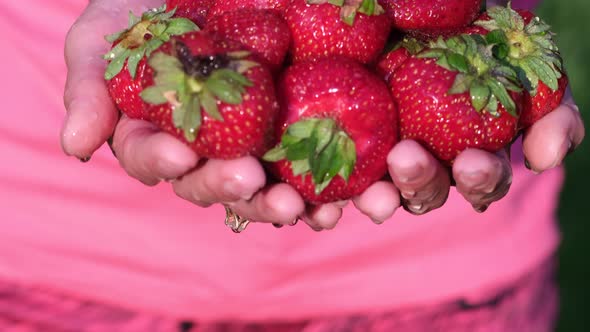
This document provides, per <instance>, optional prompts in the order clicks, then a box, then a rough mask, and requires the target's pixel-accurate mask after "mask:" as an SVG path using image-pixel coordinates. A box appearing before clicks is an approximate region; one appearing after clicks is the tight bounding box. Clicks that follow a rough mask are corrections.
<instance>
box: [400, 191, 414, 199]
mask: <svg viewBox="0 0 590 332" xmlns="http://www.w3.org/2000/svg"><path fill="white" fill-rule="evenodd" d="M402 197H403V198H405V199H411V198H414V197H416V192H415V191H402Z"/></svg>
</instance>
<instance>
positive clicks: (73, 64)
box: [61, 2, 120, 158]
mask: <svg viewBox="0 0 590 332" xmlns="http://www.w3.org/2000/svg"><path fill="white" fill-rule="evenodd" d="M97 3H98V2H91V4H90V5H89V6H88V7H87V8H86V10H85V11H84V13H83V14H82V15H81V16H80V18H78V20H77V21H76V23H74V25H73V26H72V28H71V29H70V31H69V32H68V35H67V38H66V43H65V60H66V65H67V68H68V73H67V80H66V86H65V91H64V104H65V107H66V110H67V115H66V118H65V121H64V123H63V126H62V130H61V145H62V148H63V150H64V152H65V153H66V154H68V155H72V156H76V157H78V158H87V157H90V156H91V155H92V153H94V151H96V150H97V149H98V148H99V147H100V146H101V145H102V144H103V143H104V142H105V141H106V140H107V139H108V137H110V136H111V135H112V133H113V131H114V128H115V125H116V122H117V120H118V112H117V110H116V108H115V106H114V104H113V102H112V101H111V98H110V96H109V92H108V90H107V87H106V84H105V81H104V78H103V77H104V70H105V66H106V63H105V61H104V60H103V59H102V54H105V53H106V52H107V51H108V49H109V44H108V43H107V42H106V41H105V40H104V35H105V34H107V33H108V32H109V31H112V30H117V29H120V26H119V25H120V22H119V20H116V19H115V18H114V17H113V15H109V13H107V12H106V11H107V10H106V9H105V8H104V7H103V6H98V5H96V4H97ZM111 14H112V13H111ZM107 30H108V31H107Z"/></svg>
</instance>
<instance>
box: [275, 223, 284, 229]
mask: <svg viewBox="0 0 590 332" xmlns="http://www.w3.org/2000/svg"><path fill="white" fill-rule="evenodd" d="M272 225H273V226H274V227H275V228H283V226H285V225H281V224H277V223H273V224H272Z"/></svg>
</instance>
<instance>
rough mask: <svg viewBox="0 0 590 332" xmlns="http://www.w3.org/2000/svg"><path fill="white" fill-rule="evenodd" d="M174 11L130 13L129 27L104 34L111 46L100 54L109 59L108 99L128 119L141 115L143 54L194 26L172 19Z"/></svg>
mask: <svg viewBox="0 0 590 332" xmlns="http://www.w3.org/2000/svg"><path fill="white" fill-rule="evenodd" d="M174 13H175V12H174V11H170V12H166V6H162V7H160V8H155V9H151V10H149V11H147V12H145V13H143V15H142V16H141V17H137V16H135V15H133V13H130V14H129V28H127V29H125V30H123V31H121V32H118V33H115V34H112V35H110V36H107V37H106V40H107V41H108V42H110V43H113V46H112V48H111V50H110V51H109V52H108V53H107V54H106V55H105V56H104V59H105V60H107V61H109V64H108V66H107V68H106V71H105V75H104V78H105V80H106V81H107V87H108V90H109V93H110V95H111V98H112V99H113V100H114V102H115V104H116V105H117V107H118V108H119V110H121V112H123V113H125V114H126V115H127V116H129V117H130V118H134V119H143V118H144V104H143V101H142V100H141V98H140V97H139V94H140V92H141V90H142V85H141V80H142V78H143V75H144V72H145V67H146V57H148V56H149V55H150V54H151V52H153V51H154V50H156V49H157V48H158V47H160V46H161V45H162V44H163V43H164V42H165V41H166V40H168V39H169V38H170V37H171V36H174V35H178V34H182V33H185V32H188V31H193V30H196V29H198V27H197V26H196V25H195V24H194V23H193V22H191V21H190V20H188V19H186V18H172V16H173V15H174Z"/></svg>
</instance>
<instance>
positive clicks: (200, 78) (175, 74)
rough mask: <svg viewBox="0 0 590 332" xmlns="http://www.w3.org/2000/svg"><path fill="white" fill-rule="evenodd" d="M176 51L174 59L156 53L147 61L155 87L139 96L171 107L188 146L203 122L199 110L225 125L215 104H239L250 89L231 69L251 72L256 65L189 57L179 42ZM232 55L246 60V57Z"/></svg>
mask: <svg viewBox="0 0 590 332" xmlns="http://www.w3.org/2000/svg"><path fill="white" fill-rule="evenodd" d="M176 49H177V51H176V55H169V54H166V53H164V52H157V53H154V54H153V55H152V56H151V57H150V58H149V59H148V64H149V66H150V67H151V68H152V69H153V70H154V83H155V84H154V85H152V86H149V87H147V88H145V89H144V90H143V91H142V92H141V94H140V96H141V98H142V99H143V100H144V101H145V102H146V103H148V104H152V105H161V104H166V103H167V104H170V105H171V106H172V118H173V123H174V126H175V127H176V128H178V129H180V130H182V132H183V133H184V138H185V139H186V140H187V141H188V142H194V141H195V139H196V137H197V135H198V132H199V128H200V126H201V124H202V122H203V114H202V110H204V111H205V112H206V113H207V115H209V116H210V117H211V118H212V119H214V120H217V121H224V119H223V116H222V115H221V113H220V111H219V108H218V102H222V103H226V104H231V105H238V104H241V103H242V101H243V98H242V95H243V94H244V93H245V92H246V87H250V86H252V85H253V84H252V82H251V81H250V80H248V78H246V77H245V76H244V75H243V74H242V73H239V72H238V71H236V69H232V68H252V66H253V65H254V64H255V63H254V62H252V61H249V60H242V59H239V58H233V57H229V56H225V55H218V56H200V57H199V56H192V55H191V54H190V51H189V50H188V48H187V47H186V45H184V44H183V43H182V42H177V43H176ZM234 55H239V56H242V57H246V56H248V55H249V53H240V54H237V53H236V54H234ZM242 61H243V62H246V64H241V63H240V62H242Z"/></svg>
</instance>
